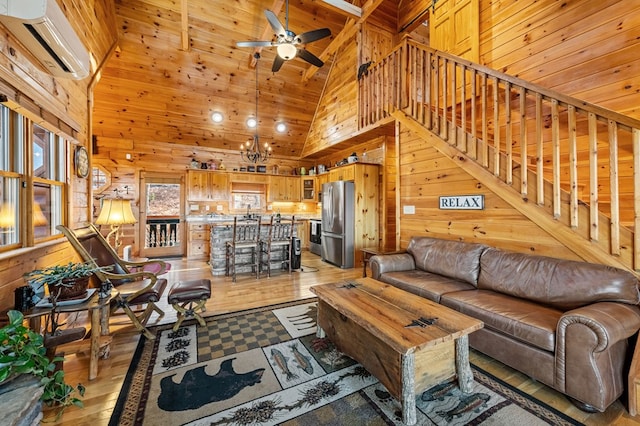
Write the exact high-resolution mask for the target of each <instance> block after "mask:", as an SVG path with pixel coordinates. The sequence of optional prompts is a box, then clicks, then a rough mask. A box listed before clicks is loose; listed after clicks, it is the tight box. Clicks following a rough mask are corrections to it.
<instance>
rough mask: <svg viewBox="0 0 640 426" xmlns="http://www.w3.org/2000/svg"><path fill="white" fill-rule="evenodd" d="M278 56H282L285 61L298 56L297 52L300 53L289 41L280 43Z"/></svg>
mask: <svg viewBox="0 0 640 426" xmlns="http://www.w3.org/2000/svg"><path fill="white" fill-rule="evenodd" d="M277 50H278V56H280V57H281V58H282V59H284V60H285V61H288V60H290V59H293V58H295V57H296V53H298V49H297V48H296V47H295V46H294V45H293V44H289V43H283V44H279V45H278V47H277Z"/></svg>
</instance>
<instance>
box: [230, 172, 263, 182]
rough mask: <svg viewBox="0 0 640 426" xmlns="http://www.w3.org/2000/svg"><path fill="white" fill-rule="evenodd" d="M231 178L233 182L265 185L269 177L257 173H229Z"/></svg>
mask: <svg viewBox="0 0 640 426" xmlns="http://www.w3.org/2000/svg"><path fill="white" fill-rule="evenodd" d="M229 174H230V176H231V182H232V183H233V182H242V183H262V184H264V183H265V182H266V181H267V179H268V175H266V174H264V173H256V172H233V173H229Z"/></svg>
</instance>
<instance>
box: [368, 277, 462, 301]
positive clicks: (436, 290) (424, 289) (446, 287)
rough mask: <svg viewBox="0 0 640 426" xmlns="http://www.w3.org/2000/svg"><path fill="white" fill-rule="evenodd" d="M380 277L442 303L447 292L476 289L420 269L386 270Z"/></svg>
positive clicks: (384, 280) (403, 288)
mask: <svg viewBox="0 0 640 426" xmlns="http://www.w3.org/2000/svg"><path fill="white" fill-rule="evenodd" d="M378 279H379V280H380V281H383V282H385V283H389V284H392V285H393V286H395V287H398V288H400V289H402V290H404V291H408V292H409V293H413V294H417V295H418V296H422V297H424V298H426V299H429V300H433V301H434V302H437V303H440V298H441V297H442V295H443V294H445V293H450V292H452V291H463V290H475V287H474V286H473V285H471V284H469V283H466V282H463V281H460V280H457V279H454V278H449V277H445V276H442V275H438V274H432V273H431V272H427V271H422V270H420V269H411V270H408V271H395V272H385V273H384V274H382V275H381V276H380V277H379V278H378Z"/></svg>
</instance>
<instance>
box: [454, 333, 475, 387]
mask: <svg viewBox="0 0 640 426" xmlns="http://www.w3.org/2000/svg"><path fill="white" fill-rule="evenodd" d="M456 373H457V374H458V386H459V387H460V390H461V391H462V392H465V393H468V392H471V390H472V389H473V371H471V365H470V364H469V336H468V335H464V336H461V337H458V338H457V339H456Z"/></svg>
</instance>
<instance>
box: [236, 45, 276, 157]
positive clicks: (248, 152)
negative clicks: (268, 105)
mask: <svg viewBox="0 0 640 426" xmlns="http://www.w3.org/2000/svg"><path fill="white" fill-rule="evenodd" d="M253 57H254V58H256V116H255V123H256V125H255V133H254V135H253V138H252V139H250V140H248V141H247V142H245V143H243V144H240V156H241V157H242V160H243V161H246V162H249V163H266V162H267V161H268V160H269V157H270V156H271V147H270V146H269V144H268V143H267V142H265V143H264V145H263V146H260V138H259V137H258V93H259V92H258V59H260V54H259V53H258V52H256V53H255V54H254V55H253Z"/></svg>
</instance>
